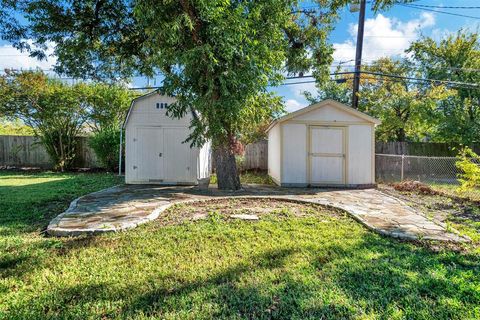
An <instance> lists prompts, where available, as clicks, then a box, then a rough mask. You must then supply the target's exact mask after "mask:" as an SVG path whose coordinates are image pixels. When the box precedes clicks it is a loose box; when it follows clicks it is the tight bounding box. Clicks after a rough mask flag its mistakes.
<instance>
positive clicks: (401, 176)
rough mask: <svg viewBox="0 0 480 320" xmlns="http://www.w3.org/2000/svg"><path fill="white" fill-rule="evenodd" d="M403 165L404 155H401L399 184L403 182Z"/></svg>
mask: <svg viewBox="0 0 480 320" xmlns="http://www.w3.org/2000/svg"><path fill="white" fill-rule="evenodd" d="M404 163H405V155H404V154H403V153H402V168H401V170H400V182H402V181H403V165H404Z"/></svg>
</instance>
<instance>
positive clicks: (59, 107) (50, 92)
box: [0, 72, 89, 171]
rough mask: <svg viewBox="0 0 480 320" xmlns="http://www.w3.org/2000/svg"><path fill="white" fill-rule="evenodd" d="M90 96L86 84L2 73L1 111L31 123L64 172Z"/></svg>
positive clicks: (72, 156)
mask: <svg viewBox="0 0 480 320" xmlns="http://www.w3.org/2000/svg"><path fill="white" fill-rule="evenodd" d="M88 95H89V91H88V87H87V86H86V85H85V84H76V85H72V86H70V85H67V84H64V83H62V82H60V81H58V80H53V79H49V78H48V77H47V76H46V75H45V74H43V73H41V72H20V73H15V72H13V73H12V72H7V73H6V74H5V75H3V76H0V113H1V114H4V115H6V116H7V117H11V118H18V119H21V120H22V121H23V122H24V123H25V124H27V125H28V126H30V127H31V128H32V129H33V131H34V134H35V135H36V136H37V137H39V139H40V142H41V143H42V144H43V145H44V147H45V149H46V151H47V153H48V155H49V156H50V158H51V159H52V161H53V162H54V164H55V167H56V168H57V169H59V170H61V171H64V170H66V169H69V168H71V166H72V165H73V161H74V159H75V154H76V146H77V140H76V138H77V136H78V135H79V134H80V133H81V132H82V130H83V127H84V124H85V123H86V121H87V119H88V114H87V112H86V110H87V100H88Z"/></svg>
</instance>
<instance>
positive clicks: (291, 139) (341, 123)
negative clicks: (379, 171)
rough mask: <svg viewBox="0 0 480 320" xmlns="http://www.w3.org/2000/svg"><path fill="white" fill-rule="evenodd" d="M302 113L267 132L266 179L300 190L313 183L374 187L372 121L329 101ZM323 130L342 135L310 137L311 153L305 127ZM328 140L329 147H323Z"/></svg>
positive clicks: (373, 121) (279, 123) (286, 119)
mask: <svg viewBox="0 0 480 320" xmlns="http://www.w3.org/2000/svg"><path fill="white" fill-rule="evenodd" d="M306 111H307V112H305V113H302V112H301V111H300V112H296V113H295V114H293V115H291V116H290V117H286V118H285V119H284V120H283V121H282V120H281V119H280V122H278V123H277V124H276V125H274V126H273V127H272V128H270V130H269V132H268V172H269V175H270V176H271V177H272V178H274V179H275V180H277V181H278V180H280V183H281V184H282V185H284V186H305V185H308V184H310V183H313V184H316V183H315V182H316V181H318V182H317V183H318V184H319V185H343V184H345V185H347V186H355V185H371V184H374V183H375V177H374V172H373V171H374V161H375V159H374V155H373V152H374V150H373V148H374V128H375V127H374V125H375V123H377V121H376V120H375V119H373V118H370V117H365V116H363V115H362V114H361V113H358V111H356V110H353V109H352V110H349V107H347V106H343V105H340V104H338V103H336V102H333V101H325V102H324V103H320V104H317V107H315V105H313V106H311V107H309V109H308V110H306ZM292 116H293V117H292ZM323 126H324V127H325V128H327V127H330V128H341V129H342V131H338V132H333V131H332V132H333V133H336V134H337V135H338V134H339V133H340V132H343V134H342V135H341V136H331V137H330V136H328V135H323V136H320V137H316V136H314V137H313V138H314V141H315V144H316V145H315V146H313V150H310V148H311V147H312V146H309V145H308V143H309V141H310V140H311V137H309V134H310V132H309V131H310V130H309V128H317V127H318V128H322V127H323ZM325 132H327V131H325ZM333 133H332V134H333ZM314 134H316V133H315V132H314ZM315 138H316V139H315ZM327 140H328V142H329V143H325V142H326V141H327ZM326 146H328V148H327V147H326ZM308 152H311V153H312V154H311V156H309V155H308ZM280 153H281V154H280ZM307 160H308V161H307Z"/></svg>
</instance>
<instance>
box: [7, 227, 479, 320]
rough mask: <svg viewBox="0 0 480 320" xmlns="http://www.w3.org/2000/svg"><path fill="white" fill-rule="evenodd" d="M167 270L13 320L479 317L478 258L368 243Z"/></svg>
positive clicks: (80, 289) (51, 298)
mask: <svg viewBox="0 0 480 320" xmlns="http://www.w3.org/2000/svg"><path fill="white" fill-rule="evenodd" d="M273 247H274V245H273ZM298 255H301V256H308V257H309V258H308V261H307V263H306V264H305V265H303V264H302V265H295V262H294V261H296V260H295V259H298ZM166 263H168V264H171V265H172V268H171V271H170V272H169V273H168V274H167V275H158V276H154V277H150V278H148V279H147V280H145V281H142V282H141V283H138V282H135V281H133V282H132V283H135V285H131V286H130V285H129V284H128V283H123V284H122V283H120V284H119V283H112V284H108V283H102V282H101V281H102V280H101V279H99V280H98V284H86V285H84V286H82V285H75V286H71V287H66V288H63V289H60V290H55V291H54V292H47V291H45V292H42V293H41V294H40V296H39V299H38V300H39V301H32V305H33V306H34V307H31V305H30V304H25V305H22V306H19V309H17V310H15V311H16V312H17V313H16V314H17V315H18V316H21V315H26V314H27V313H28V312H33V313H31V315H35V316H42V315H44V316H48V314H50V315H53V314H55V315H57V316H60V317H65V318H68V317H71V316H72V315H73V313H72V312H81V313H79V314H77V316H78V315H81V316H83V317H97V316H98V317H101V316H103V317H105V318H109V317H122V318H130V317H132V318H135V317H139V316H147V317H148V316H151V317H161V318H162V317H174V318H175V317H176V318H182V317H187V316H190V317H194V318H224V319H231V318H245V319H291V318H309V319H339V318H341V319H353V318H357V317H360V316H362V315H363V316H365V315H368V314H369V315H375V316H377V317H379V318H385V319H389V318H394V317H395V316H399V315H401V318H409V319H413V318H426V319H451V318H462V317H463V318H474V315H478V312H480V310H479V305H480V292H479V289H478V280H479V279H480V261H479V259H478V257H477V256H470V255H459V254H454V253H445V254H441V255H439V254H435V253H432V252H429V251H428V250H426V249H423V248H417V247H414V246H412V245H407V244H402V243H397V242H395V241H389V240H386V239H383V238H381V237H379V236H377V235H372V234H370V233H367V234H365V236H364V237H363V238H362V239H361V240H360V241H358V242H357V243H356V244H353V245H349V246H344V245H326V246H317V245H311V246H298V247H279V248H272V249H266V250H264V251H263V252H262V253H260V254H257V255H253V256H250V257H246V258H245V259H243V260H242V261H240V262H238V263H236V264H233V265H229V266H227V267H226V268H222V267H219V268H216V269H214V270H209V271H208V272H207V274H208V275H207V276H199V277H198V278H196V277H195V278H193V279H192V278H185V275H184V274H183V273H181V272H177V271H176V270H175V267H174V265H176V261H169V262H166ZM190 268H193V269H194V268H196V267H195V266H190ZM198 268H200V269H201V266H198ZM204 271H205V270H204ZM200 274H202V273H200ZM99 301H103V302H105V301H107V302H108V303H107V305H116V306H117V307H116V308H114V309H113V310H112V309H110V310H104V312H102V313H101V314H99V313H96V312H99V311H98V310H99V309H95V308H91V306H92V305H94V304H95V303H98V302H99ZM88 306H90V307H88ZM32 308H33V309H32ZM45 308H47V309H48V310H49V311H48V314H45V313H43V312H44V311H45ZM100 309H101V308H100Z"/></svg>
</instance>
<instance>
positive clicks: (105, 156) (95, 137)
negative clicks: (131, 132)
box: [88, 83, 137, 171]
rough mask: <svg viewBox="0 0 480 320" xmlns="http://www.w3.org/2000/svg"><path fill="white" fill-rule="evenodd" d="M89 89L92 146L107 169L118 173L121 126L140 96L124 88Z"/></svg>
mask: <svg viewBox="0 0 480 320" xmlns="http://www.w3.org/2000/svg"><path fill="white" fill-rule="evenodd" d="M89 88H90V90H91V94H90V96H89V99H88V100H89V109H88V115H89V120H88V125H89V126H90V128H91V130H92V133H93V134H92V136H91V137H90V139H89V145H90V147H91V148H92V149H93V150H94V151H95V154H96V155H97V157H98V159H99V160H100V162H101V163H102V165H103V166H104V167H105V168H106V169H107V170H110V171H116V170H117V169H118V158H119V155H120V130H121V126H122V124H123V121H124V119H125V117H126V114H127V112H128V109H129V107H130V104H131V102H132V99H133V98H135V96H137V94H135V93H134V92H133V91H131V90H128V89H127V88H126V87H124V86H122V85H113V84H104V83H91V84H89ZM122 156H123V155H122Z"/></svg>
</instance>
